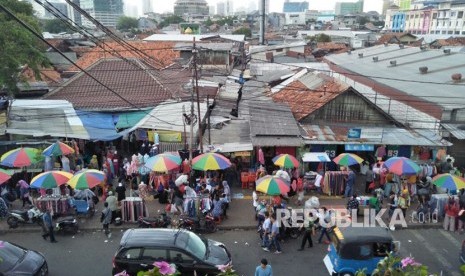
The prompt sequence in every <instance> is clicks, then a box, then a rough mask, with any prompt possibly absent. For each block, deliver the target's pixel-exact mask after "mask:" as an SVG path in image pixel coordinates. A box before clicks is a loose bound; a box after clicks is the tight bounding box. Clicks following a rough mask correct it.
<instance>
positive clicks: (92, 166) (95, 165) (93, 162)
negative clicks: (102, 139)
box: [89, 154, 99, 170]
mask: <svg viewBox="0 0 465 276" xmlns="http://www.w3.org/2000/svg"><path fill="white" fill-rule="evenodd" d="M89 169H96V170H98V169H99V167H98V160H97V155H95V154H94V155H92V159H90V162H89Z"/></svg>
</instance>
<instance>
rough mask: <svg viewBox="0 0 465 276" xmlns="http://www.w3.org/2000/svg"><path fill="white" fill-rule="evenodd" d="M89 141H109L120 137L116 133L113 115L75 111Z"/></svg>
mask: <svg viewBox="0 0 465 276" xmlns="http://www.w3.org/2000/svg"><path fill="white" fill-rule="evenodd" d="M76 113H77V115H78V116H79V119H81V122H82V124H83V125H84V128H85V129H86V130H87V133H89V136H90V139H91V140H100V141H110V140H115V139H118V138H119V137H121V135H120V134H118V133H117V132H116V128H115V124H114V119H113V115H112V114H111V113H98V112H88V111H80V110H76Z"/></svg>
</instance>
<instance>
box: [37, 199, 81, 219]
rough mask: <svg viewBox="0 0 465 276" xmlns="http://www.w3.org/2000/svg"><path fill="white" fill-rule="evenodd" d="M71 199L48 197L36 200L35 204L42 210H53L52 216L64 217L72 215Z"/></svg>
mask: <svg viewBox="0 0 465 276" xmlns="http://www.w3.org/2000/svg"><path fill="white" fill-rule="evenodd" d="M70 199H71V197H70V196H55V195H47V196H41V197H38V198H36V199H34V200H33V203H34V205H35V206H36V207H37V208H39V209H40V210H47V209H48V210H51V214H52V216H63V215H67V214H69V213H72V208H71V205H70V203H69V200H70Z"/></svg>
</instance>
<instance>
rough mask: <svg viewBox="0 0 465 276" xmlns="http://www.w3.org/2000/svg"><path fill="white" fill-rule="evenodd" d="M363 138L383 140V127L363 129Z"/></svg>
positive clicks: (361, 136)
mask: <svg viewBox="0 0 465 276" xmlns="http://www.w3.org/2000/svg"><path fill="white" fill-rule="evenodd" d="M360 138H361V139H367V140H372V141H373V140H375V141H381V139H383V128H369V129H362V132H361V135H360Z"/></svg>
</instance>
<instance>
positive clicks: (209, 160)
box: [192, 152, 231, 171]
mask: <svg viewBox="0 0 465 276" xmlns="http://www.w3.org/2000/svg"><path fill="white" fill-rule="evenodd" d="M230 166H231V162H230V161H229V159H228V158H226V157H224V156H223V155H221V154H218V153H213V152H209V153H204V154H201V155H199V156H197V157H196V158H194V159H192V168H193V169H194V170H199V171H209V170H211V171H215V170H224V169H226V168H229V167H230Z"/></svg>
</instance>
